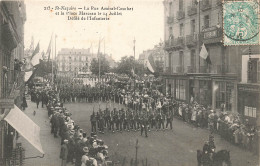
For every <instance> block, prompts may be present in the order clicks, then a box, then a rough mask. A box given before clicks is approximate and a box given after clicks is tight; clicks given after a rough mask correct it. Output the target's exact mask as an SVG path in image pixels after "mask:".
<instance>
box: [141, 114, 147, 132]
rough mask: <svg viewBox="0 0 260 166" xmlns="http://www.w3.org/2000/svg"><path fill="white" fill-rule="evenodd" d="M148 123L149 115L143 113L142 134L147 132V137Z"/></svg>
mask: <svg viewBox="0 0 260 166" xmlns="http://www.w3.org/2000/svg"><path fill="white" fill-rule="evenodd" d="M147 125H148V117H147V115H145V114H143V115H142V117H141V136H142V135H143V132H145V137H148V135H147Z"/></svg>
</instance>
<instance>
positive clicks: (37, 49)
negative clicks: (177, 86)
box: [31, 42, 40, 58]
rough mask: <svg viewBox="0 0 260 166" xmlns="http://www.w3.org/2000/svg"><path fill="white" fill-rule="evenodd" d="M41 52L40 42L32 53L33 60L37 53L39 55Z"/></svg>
mask: <svg viewBox="0 0 260 166" xmlns="http://www.w3.org/2000/svg"><path fill="white" fill-rule="evenodd" d="M39 51H40V45H39V42H38V44H37V46H36V48H35V49H34V51H33V53H32V56H31V58H33V57H34V56H35V55H36V54H37V53H39Z"/></svg>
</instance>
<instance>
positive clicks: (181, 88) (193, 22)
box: [163, 0, 259, 114]
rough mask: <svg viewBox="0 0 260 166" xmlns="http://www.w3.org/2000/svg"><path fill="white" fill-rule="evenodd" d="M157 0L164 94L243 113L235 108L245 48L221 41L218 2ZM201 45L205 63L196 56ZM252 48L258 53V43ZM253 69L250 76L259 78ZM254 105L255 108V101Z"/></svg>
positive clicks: (209, 0) (181, 99) (246, 49)
mask: <svg viewBox="0 0 260 166" xmlns="http://www.w3.org/2000/svg"><path fill="white" fill-rule="evenodd" d="M163 3H164V32H165V33H164V40H165V47H164V49H165V50H166V52H167V54H166V57H165V65H164V78H165V85H166V86H165V87H166V92H167V93H168V94H170V95H171V96H173V97H174V98H175V99H176V100H179V101H184V102H187V103H190V101H191V100H194V101H196V102H198V103H200V104H203V105H205V106H210V107H212V108H213V109H214V110H225V111H232V112H233V113H243V112H244V111H243V112H242V111H241V110H239V109H242V108H240V107H242V106H240V105H239V100H240V99H239V97H238V93H241V92H239V91H238V89H239V87H240V86H241V85H240V84H241V82H243V81H242V78H243V73H242V71H243V72H245V71H248V69H246V68H244V69H243V70H242V66H243V65H242V64H243V63H248V62H244V61H245V60H244V61H243V60H242V59H243V58H244V57H246V56H249V54H251V53H250V52H249V49H248V46H229V47H225V46H224V45H223V41H222V39H223V31H222V27H223V23H222V22H223V20H222V0H201V1H199V2H198V1H196V0H165V1H164V2H163ZM202 44H204V45H205V47H206V49H207V52H208V54H209V57H210V59H211V64H210V63H207V62H206V60H204V59H203V58H201V57H200V56H199V53H200V49H201V46H202ZM252 50H253V51H254V54H256V55H257V54H259V47H258V46H252ZM255 61H257V62H258V61H259V60H258V59H257V60H255ZM242 62H243V63H242ZM255 64H257V63H255ZM256 68H257V67H256ZM258 68H259V67H258ZM258 68H257V69H258ZM256 73H257V72H255V77H257V78H255V80H257V79H258V78H259V75H257V74H256ZM255 82H256V84H258V85H259V81H258V82H257V81H255ZM255 105H258V106H257V109H259V102H255ZM254 108H256V107H254ZM243 109H244V108H243ZM243 114H244V113H243Z"/></svg>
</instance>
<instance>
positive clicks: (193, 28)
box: [190, 20, 196, 36]
mask: <svg viewBox="0 0 260 166" xmlns="http://www.w3.org/2000/svg"><path fill="white" fill-rule="evenodd" d="M195 27H196V25H195V20H191V22H190V29H191V35H192V36H193V35H194V34H195Z"/></svg>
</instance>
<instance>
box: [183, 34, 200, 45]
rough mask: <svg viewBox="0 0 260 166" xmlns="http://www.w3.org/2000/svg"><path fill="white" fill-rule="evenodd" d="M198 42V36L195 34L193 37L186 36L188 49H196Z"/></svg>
mask: <svg viewBox="0 0 260 166" xmlns="http://www.w3.org/2000/svg"><path fill="white" fill-rule="evenodd" d="M197 41H198V35H197V34H193V35H187V36H186V46H187V47H194V46H196V45H197Z"/></svg>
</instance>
